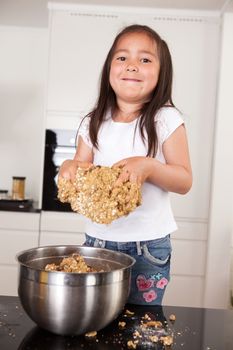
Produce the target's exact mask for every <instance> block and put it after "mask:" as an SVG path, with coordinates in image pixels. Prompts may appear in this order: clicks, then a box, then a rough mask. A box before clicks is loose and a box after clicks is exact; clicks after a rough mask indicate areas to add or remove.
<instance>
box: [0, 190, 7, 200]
mask: <svg viewBox="0 0 233 350" xmlns="http://www.w3.org/2000/svg"><path fill="white" fill-rule="evenodd" d="M7 194H8V190H0V199H7Z"/></svg>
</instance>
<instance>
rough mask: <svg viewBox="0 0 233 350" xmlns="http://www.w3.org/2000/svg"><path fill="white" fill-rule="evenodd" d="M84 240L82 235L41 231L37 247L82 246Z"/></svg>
mask: <svg viewBox="0 0 233 350" xmlns="http://www.w3.org/2000/svg"><path fill="white" fill-rule="evenodd" d="M84 240H85V235H84V234H83V233H68V232H51V231H41V234H40V242H39V245H40V246H46V245H62V244H65V245H68V244H74V245H77V244H78V245H79V244H82V243H83V242H84Z"/></svg>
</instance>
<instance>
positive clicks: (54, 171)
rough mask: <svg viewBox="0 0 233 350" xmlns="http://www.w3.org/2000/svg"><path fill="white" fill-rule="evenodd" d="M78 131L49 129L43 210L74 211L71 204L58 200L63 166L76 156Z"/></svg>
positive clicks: (45, 157)
mask: <svg viewBox="0 0 233 350" xmlns="http://www.w3.org/2000/svg"><path fill="white" fill-rule="evenodd" d="M76 132H77V131H76V130H61V129H47V130H46V135H45V150H44V152H45V154H44V176H43V193H42V209H43V210H47V211H72V210H71V207H70V204H69V203H61V202H60V201H59V200H58V198H57V193H58V189H57V178H58V172H59V168H60V166H61V164H62V163H63V161H64V160H66V159H73V158H74V155H75V151H76V149H75V137H76Z"/></svg>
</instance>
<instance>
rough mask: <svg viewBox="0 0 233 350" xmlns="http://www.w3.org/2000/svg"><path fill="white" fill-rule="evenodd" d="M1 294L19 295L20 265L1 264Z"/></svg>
mask: <svg viewBox="0 0 233 350" xmlns="http://www.w3.org/2000/svg"><path fill="white" fill-rule="evenodd" d="M0 279H1V283H0V295H11V296H12V295H13V296H17V295H18V291H17V289H18V285H17V283H18V267H17V266H13V265H11V266H8V265H0Z"/></svg>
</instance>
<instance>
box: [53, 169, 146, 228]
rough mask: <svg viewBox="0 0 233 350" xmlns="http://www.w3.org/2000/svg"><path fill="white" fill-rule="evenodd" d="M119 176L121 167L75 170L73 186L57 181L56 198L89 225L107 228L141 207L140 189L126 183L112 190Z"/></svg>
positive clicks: (62, 180)
mask: <svg viewBox="0 0 233 350" xmlns="http://www.w3.org/2000/svg"><path fill="white" fill-rule="evenodd" d="M121 172H122V168H121V167H117V168H110V167H104V166H93V167H91V168H89V169H83V168H78V169H77V173H76V178H75V181H74V183H72V182H71V181H70V180H67V179H65V178H62V177H59V179H58V198H59V200H60V201H61V202H63V203H65V202H68V203H70V205H71V208H72V210H73V211H75V212H78V213H79V214H82V215H85V216H86V217H88V218H89V219H91V220H92V221H94V222H97V223H99V224H110V223H111V222H112V221H113V220H115V219H117V218H119V217H121V216H124V215H128V214H129V213H130V212H131V211H133V210H134V209H136V208H137V207H138V206H139V205H140V204H141V186H139V185H138V184H137V183H132V182H130V181H126V182H124V183H123V184H121V185H120V186H115V183H116V181H117V179H118V177H119V176H120V174H121Z"/></svg>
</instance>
